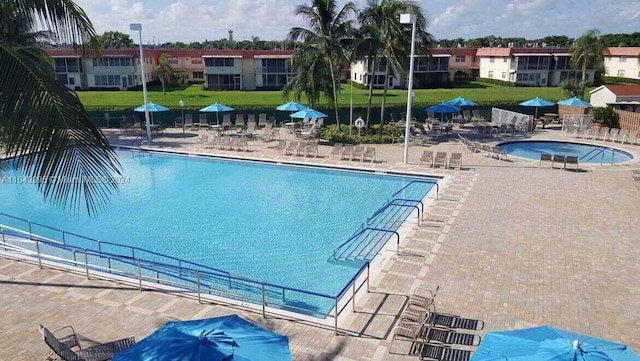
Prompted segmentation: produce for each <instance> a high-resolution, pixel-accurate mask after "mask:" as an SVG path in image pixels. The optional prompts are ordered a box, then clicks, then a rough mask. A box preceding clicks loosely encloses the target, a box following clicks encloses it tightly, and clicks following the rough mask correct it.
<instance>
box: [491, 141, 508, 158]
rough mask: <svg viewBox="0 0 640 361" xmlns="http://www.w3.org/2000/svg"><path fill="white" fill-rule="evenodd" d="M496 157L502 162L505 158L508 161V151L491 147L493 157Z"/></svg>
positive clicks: (495, 146)
mask: <svg viewBox="0 0 640 361" xmlns="http://www.w3.org/2000/svg"><path fill="white" fill-rule="evenodd" d="M494 155H495V157H496V159H498V160H500V159H501V158H502V157H503V156H504V159H508V158H509V155H508V154H507V151H506V150H502V149H501V148H500V147H499V146H497V145H494V146H493V147H491V157H492V158H493V156H494Z"/></svg>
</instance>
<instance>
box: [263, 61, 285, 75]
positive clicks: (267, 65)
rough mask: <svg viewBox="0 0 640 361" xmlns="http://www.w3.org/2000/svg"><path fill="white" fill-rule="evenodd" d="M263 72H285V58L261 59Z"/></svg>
mask: <svg viewBox="0 0 640 361" xmlns="http://www.w3.org/2000/svg"><path fill="white" fill-rule="evenodd" d="M262 72H263V73H287V65H286V60H285V59H262Z"/></svg>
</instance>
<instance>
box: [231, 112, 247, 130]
mask: <svg viewBox="0 0 640 361" xmlns="http://www.w3.org/2000/svg"><path fill="white" fill-rule="evenodd" d="M233 125H234V126H235V127H236V128H244V114H236V122H235V123H234V124H233Z"/></svg>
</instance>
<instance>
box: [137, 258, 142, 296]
mask: <svg viewBox="0 0 640 361" xmlns="http://www.w3.org/2000/svg"><path fill="white" fill-rule="evenodd" d="M138 287H139V288H140V291H142V266H141V265H140V259H138Z"/></svg>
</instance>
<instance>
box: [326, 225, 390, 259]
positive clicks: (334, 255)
mask: <svg viewBox="0 0 640 361" xmlns="http://www.w3.org/2000/svg"><path fill="white" fill-rule="evenodd" d="M365 231H379V232H386V233H393V234H395V235H396V237H397V242H396V253H400V234H399V233H398V232H397V231H394V230H392V229H384V228H375V227H366V228H363V229H362V230H360V232H358V233H356V234H354V235H353V236H351V237H349V239H348V240H346V241H345V242H343V243H342V244H341V245H339V246H338V247H337V248H336V249H334V250H333V259H336V253H337V252H338V251H339V250H340V249H341V248H343V247H344V246H346V245H347V244H349V243H350V242H351V241H353V240H354V239H356V238H357V237H358V236H360V235H361V234H363V233H364V232H365Z"/></svg>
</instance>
